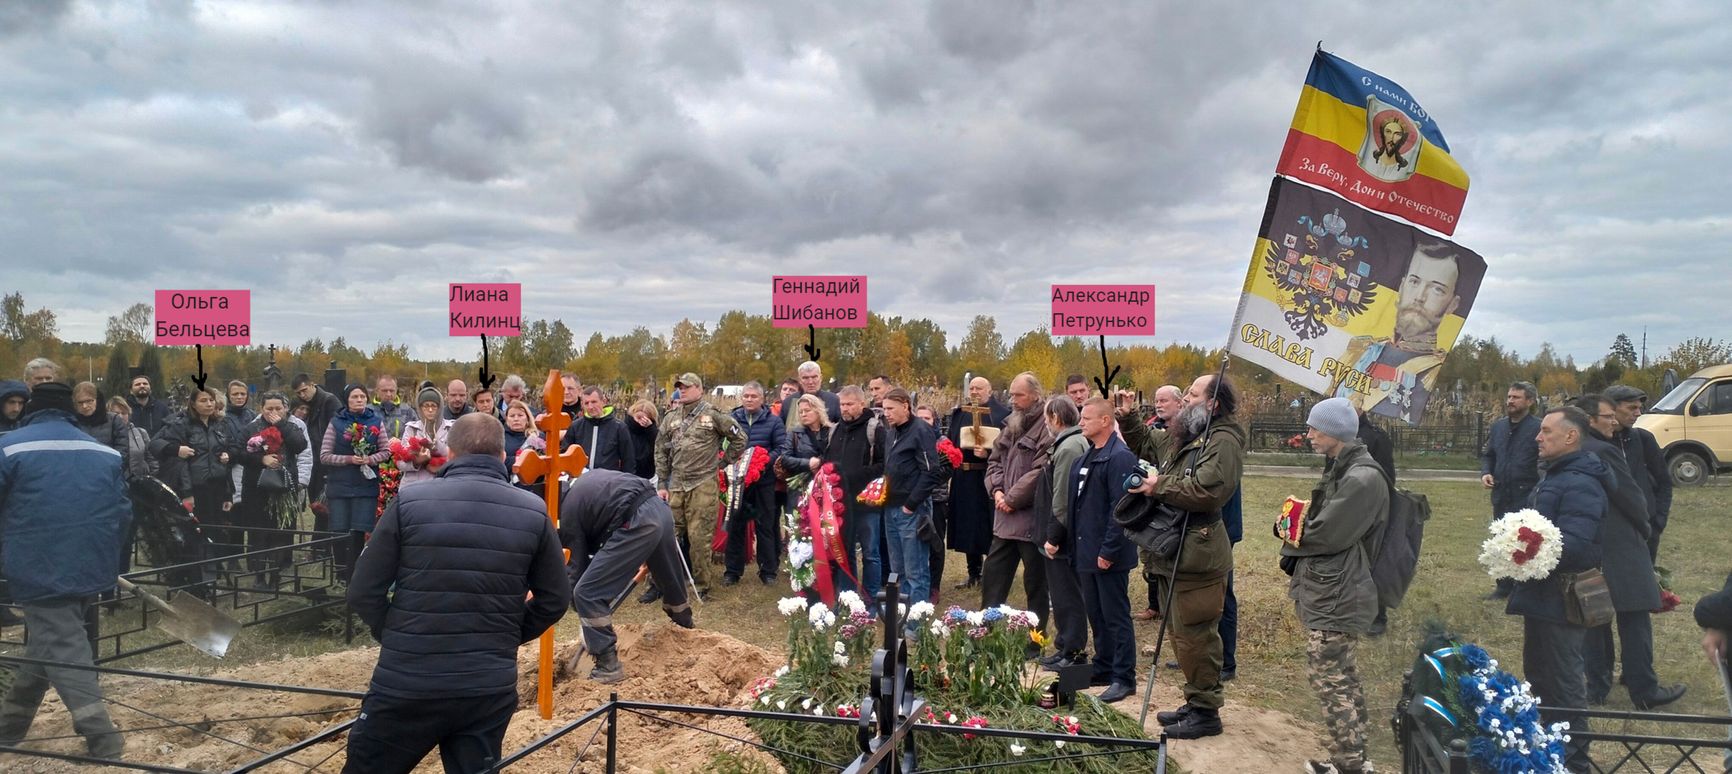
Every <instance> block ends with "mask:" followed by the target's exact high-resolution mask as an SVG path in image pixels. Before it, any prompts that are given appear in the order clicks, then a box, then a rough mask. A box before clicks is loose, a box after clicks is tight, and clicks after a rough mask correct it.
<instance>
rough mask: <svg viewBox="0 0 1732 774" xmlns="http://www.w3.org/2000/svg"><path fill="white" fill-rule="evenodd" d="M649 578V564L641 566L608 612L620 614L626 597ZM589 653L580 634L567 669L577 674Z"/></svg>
mask: <svg viewBox="0 0 1732 774" xmlns="http://www.w3.org/2000/svg"><path fill="white" fill-rule="evenodd" d="M648 576H649V565H647V564H643V565H639V566H638V568H637V574H636V575H634V576H632V579H631V583H630V584H629V585H627V586H626V587H625V589H624V590H623V591H621V592H620V593H619V595H618V596H616V597H614V598H613V602H610V603H608V606H607V611H608V612H609V613H617V612H619V606H620V605H623V604H625V600H626V597H629V596H631V593H632V592H633V591H636V590H637V587H638V584H640V583H643V579H644V578H646V577H648ZM588 652H589V643H588V642H587V641H585V640H584V639H583V635H582V634H579V635H578V636H577V650H575V651H573V652H572V654H571V658H569V659H567V660H566V662H565V668H566V669H567V670H568V671H571V672H576V671H577V662H579V661H581V660H583V654H585V653H588Z"/></svg>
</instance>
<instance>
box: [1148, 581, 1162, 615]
mask: <svg viewBox="0 0 1732 774" xmlns="http://www.w3.org/2000/svg"><path fill="white" fill-rule="evenodd" d="M1148 609H1150V610H1153V611H1155V612H1157V613H1159V612H1161V595H1160V594H1157V593H1155V584H1153V583H1151V584H1149V608H1148Z"/></svg>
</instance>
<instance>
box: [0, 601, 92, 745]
mask: <svg viewBox="0 0 1732 774" xmlns="http://www.w3.org/2000/svg"><path fill="white" fill-rule="evenodd" d="M92 601H93V600H92V599H89V598H81V599H45V600H36V601H32V602H25V603H23V607H24V634H25V639H24V655H25V656H28V657H30V658H34V659H41V660H43V661H52V662H58V663H63V664H83V665H89V664H91V663H92V662H93V659H92V657H91V656H92V650H93V649H92V647H91V643H90V639H89V632H88V630H87V629H86V619H87V617H88V614H89V613H90V611H91V610H92V608H91V606H90V603H91V602H92ZM17 670H18V671H17V672H15V673H14V675H13V678H12V686H11V688H9V689H8V690H7V691H6V698H5V699H4V700H3V701H0V744H8V745H10V744H16V743H17V742H18V740H20V739H23V738H24V737H25V733H26V732H28V731H29V730H30V723H31V721H32V720H34V719H35V718H36V710H37V708H39V707H41V706H42V698H43V697H44V696H45V695H47V693H48V689H49V688H50V687H52V688H54V692H55V693H57V694H59V695H60V701H61V703H62V704H65V705H66V707H67V709H68V710H69V712H68V714H70V715H71V716H72V729H73V730H74V731H76V732H78V733H79V734H81V735H83V736H84V737H85V738H86V739H88V740H91V741H95V740H96V739H97V738H99V737H104V736H107V735H109V734H113V733H114V732H115V729H114V722H113V721H111V720H110V719H109V717H108V705H107V704H106V703H105V702H104V701H103V697H102V686H101V684H100V683H98V682H97V674H96V673H95V672H91V671H87V670H83V669H66V668H62V667H44V666H37V665H34V664H28V665H24V666H20V667H17Z"/></svg>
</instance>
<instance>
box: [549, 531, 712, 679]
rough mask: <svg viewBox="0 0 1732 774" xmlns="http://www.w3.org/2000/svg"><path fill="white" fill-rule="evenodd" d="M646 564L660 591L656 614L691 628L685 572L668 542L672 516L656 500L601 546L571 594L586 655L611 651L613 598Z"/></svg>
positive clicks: (675, 545) (676, 546) (672, 542)
mask: <svg viewBox="0 0 1732 774" xmlns="http://www.w3.org/2000/svg"><path fill="white" fill-rule="evenodd" d="M645 564H647V565H649V571H650V577H651V578H654V579H655V583H656V588H659V589H661V591H662V610H663V611H664V612H666V613H667V614H668V618H671V619H673V621H674V623H677V624H679V625H681V626H684V627H686V628H688V629H689V628H691V626H692V606H691V604H690V603H688V602H687V601H686V577H685V575H686V571H685V568H684V567H682V566H681V565H680V546H679V542H678V541H676V540H674V516H673V511H672V510H670V509H669V508H668V504H667V503H666V502H663V501H662V499H661V498H660V497H651V498H650V499H648V500H645V501H644V503H643V505H640V506H638V509H637V513H636V514H634V515H633V516H632V517H631V519H629V520H628V521H627V522H626V523H625V525H624V526H622V527H620V528H618V529H616V530H614V531H613V532H611V533H609V534H608V536H607V541H606V542H604V543H602V544H601V550H600V551H597V552H596V553H595V556H594V557H593V558H591V559H590V561H589V564H588V565H587V566H586V567H584V570H583V575H581V576H579V577H578V579H577V585H576V587H575V588H574V589H573V591H572V596H571V600H572V601H571V606H572V608H573V609H574V610H576V611H577V615H578V618H579V620H580V621H581V622H582V624H583V642H584V645H585V646H586V647H588V648H589V652H591V653H608V652H611V651H613V649H614V646H615V644H616V643H618V641H619V640H618V638H617V637H615V636H614V631H613V609H612V607H610V605H612V603H613V598H614V597H617V596H619V594H620V592H622V591H625V589H626V587H627V586H630V585H631V579H632V578H633V577H635V576H636V575H637V568H638V567H640V566H642V565H645Z"/></svg>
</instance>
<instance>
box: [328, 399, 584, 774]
mask: <svg viewBox="0 0 1732 774" xmlns="http://www.w3.org/2000/svg"><path fill="white" fill-rule="evenodd" d="M448 443H449V445H450V448H451V461H450V462H449V463H447V464H446V465H445V468H444V469H443V470H441V471H440V472H439V477H438V478H436V479H434V480H431V481H425V482H422V483H420V484H417V485H416V486H415V487H413V488H411V489H406V490H404V491H403V492H402V494H399V495H398V496H397V499H396V500H394V501H393V502H392V503H391V505H390V506H388V507H386V509H385V513H384V515H383V516H381V517H380V518H379V523H378V525H377V526H376V527H375V528H374V530H373V538H372V540H371V541H369V542H368V543H367V548H366V550H365V551H363V552H362V553H361V557H360V559H358V560H356V563H355V573H354V577H353V579H352V580H351V582H350V585H349V607H350V608H352V609H353V610H354V611H355V613H356V614H357V615H359V616H360V617H361V620H362V621H363V622H365V623H366V624H367V626H368V627H370V628H371V629H372V631H373V636H374V637H376V638H378V640H379V644H380V646H381V647H380V649H379V664H378V666H377V667H376V668H374V670H373V681H372V684H371V685H370V686H368V690H367V697H366V698H365V699H364V700H363V701H362V702H361V716H360V718H359V719H358V720H356V722H355V725H354V727H353V728H352V729H351V730H350V731H349V751H348V753H349V759H348V763H347V764H345V766H344V768H343V771H345V772H357V773H358V772H368V773H369V774H372V773H373V772H399V771H400V772H407V771H409V770H411V769H413V768H414V767H415V765H416V764H418V763H419V762H420V761H421V758H422V757H423V756H425V755H426V754H427V752H428V751H429V750H431V749H433V747H435V746H437V747H438V748H439V752H440V757H441V758H442V759H443V760H444V762H445V770H446V771H480V770H481V769H483V768H485V767H486V766H488V765H490V764H492V763H494V762H497V761H498V760H499V755H500V746H501V743H502V742H503V740H504V738H505V728H506V726H507V725H508V724H509V723H510V722H511V714H512V713H513V712H514V711H516V709H517V648H518V646H520V645H522V644H523V643H526V642H529V641H530V640H533V639H535V638H536V637H539V636H541V633H542V632H543V631H546V630H547V627H549V626H552V625H553V624H554V623H555V622H556V621H558V620H559V618H560V616H562V615H564V614H565V608H566V605H569V604H570V603H571V588H570V586H569V585H567V580H566V575H565V558H564V555H563V553H562V552H561V550H560V543H559V536H558V535H557V534H555V533H554V530H553V522H552V521H550V520H549V519H548V518H547V512H546V510H545V509H544V507H543V505H542V504H541V501H540V500H538V499H536V497H535V496H534V495H531V494H529V493H528V492H525V491H523V490H521V489H518V488H516V487H514V486H512V485H511V484H510V483H509V479H508V478H507V474H506V470H505V429H504V428H503V427H502V426H501V425H500V424H499V420H497V419H494V418H493V417H492V416H491V415H488V414H479V413H473V412H472V413H470V414H468V415H465V416H463V417H462V418H461V419H458V420H457V422H456V423H455V424H454V425H452V427H451V433H450V437H449V441H448ZM525 592H528V593H529V594H530V597H529V599H528V600H527V601H525V599H524V595H525Z"/></svg>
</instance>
